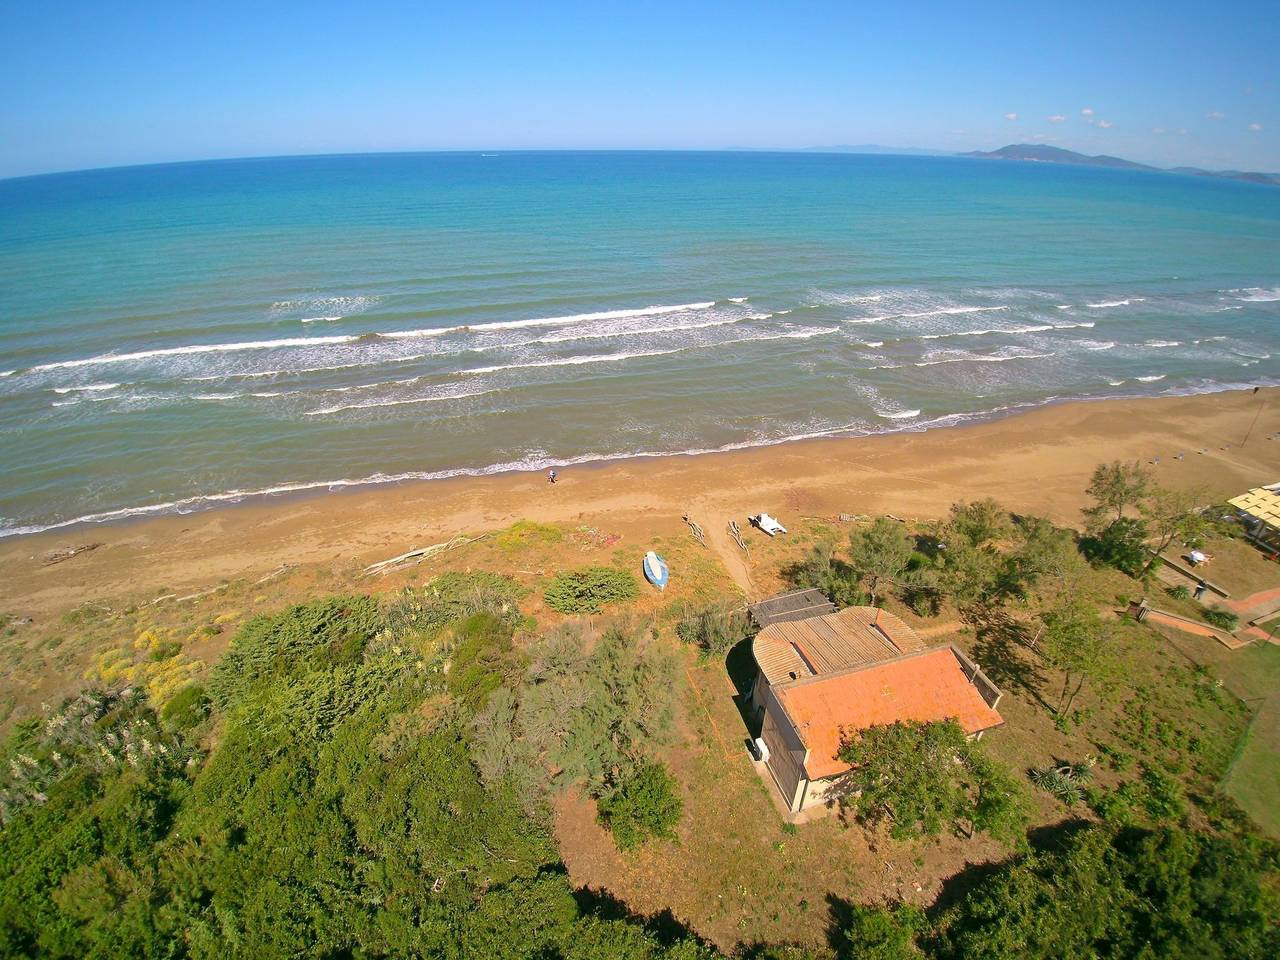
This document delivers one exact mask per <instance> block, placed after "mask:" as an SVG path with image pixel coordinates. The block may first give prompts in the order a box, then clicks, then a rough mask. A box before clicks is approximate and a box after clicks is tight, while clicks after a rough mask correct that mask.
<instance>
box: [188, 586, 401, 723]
mask: <svg viewBox="0 0 1280 960" xmlns="http://www.w3.org/2000/svg"><path fill="white" fill-rule="evenodd" d="M385 626H386V620H385V618H384V617H383V615H382V612H381V610H379V608H378V603H377V601H376V600H374V599H373V598H372V597H364V596H346V597H330V598H328V599H326V600H317V601H313V602H312V603H304V604H299V605H298V606H295V607H290V608H289V609H288V610H285V611H284V612H282V613H280V614H277V615H276V616H263V617H255V618H254V619H252V620H250V621H249V622H248V623H246V624H245V625H244V626H243V627H241V628H240V630H239V632H237V633H236V635H235V637H234V638H233V639H232V641H231V649H229V650H228V651H227V652H226V653H225V654H223V656H222V659H221V660H219V661H218V664H217V666H216V667H215V668H214V671H213V676H212V677H210V679H209V685H208V692H209V697H210V699H211V700H213V702H214V703H215V704H217V705H218V706H219V707H225V706H227V705H228V704H230V703H231V702H233V701H234V700H237V699H239V698H241V697H242V696H244V695H245V694H247V693H248V692H249V691H250V690H252V689H253V688H254V687H256V686H257V685H259V684H262V683H264V682H266V681H269V680H275V679H281V678H284V677H289V676H296V675H299V674H301V673H304V672H306V671H307V670H309V669H312V668H314V667H315V666H316V665H318V664H321V663H329V664H338V663H344V662H353V661H355V660H357V659H359V657H360V654H361V652H362V651H363V650H364V647H365V644H367V643H368V642H369V641H370V640H372V639H373V637H374V636H375V635H376V634H377V633H378V632H379V631H380V630H382V629H383V628H384V627H385Z"/></svg>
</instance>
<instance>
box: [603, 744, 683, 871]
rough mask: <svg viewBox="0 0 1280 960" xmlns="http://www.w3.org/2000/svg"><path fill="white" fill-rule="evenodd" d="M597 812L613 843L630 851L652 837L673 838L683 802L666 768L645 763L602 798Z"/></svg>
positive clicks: (658, 764) (659, 764)
mask: <svg viewBox="0 0 1280 960" xmlns="http://www.w3.org/2000/svg"><path fill="white" fill-rule="evenodd" d="M598 809H599V812H600V820H601V821H602V822H603V823H604V825H605V826H607V827H608V828H609V829H610V830H611V831H612V832H613V839H614V842H616V843H617V844H618V847H619V848H620V849H623V850H629V849H630V848H632V847H635V846H637V845H639V844H641V843H643V842H644V841H645V840H648V839H649V838H651V837H664V838H666V839H674V837H675V825H676V824H677V823H679V822H680V816H681V814H682V813H683V812H684V802H683V801H682V800H681V799H680V796H679V794H677V793H676V783H675V780H673V779H672V777H671V774H669V773H668V772H667V768H666V767H665V766H663V765H662V764H661V763H647V762H646V763H642V764H640V765H639V766H638V767H637V768H636V770H635V772H634V773H632V774H631V776H629V777H627V778H626V779H625V780H623V781H622V782H621V783H619V784H618V785H617V786H616V787H614V789H613V790H612V791H611V792H610V793H608V794H606V795H605V796H604V797H602V798H601V799H600V803H599V807H598Z"/></svg>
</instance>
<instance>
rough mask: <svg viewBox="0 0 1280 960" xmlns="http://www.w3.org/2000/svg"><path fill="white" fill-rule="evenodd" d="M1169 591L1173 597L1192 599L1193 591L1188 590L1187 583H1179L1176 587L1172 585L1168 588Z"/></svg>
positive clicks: (1176, 598)
mask: <svg viewBox="0 0 1280 960" xmlns="http://www.w3.org/2000/svg"><path fill="white" fill-rule="evenodd" d="M1168 593H1169V596H1171V597H1173V599H1175V600H1190V599H1191V591H1190V590H1188V589H1187V587H1186V585H1185V584H1182V583H1180V584H1178V585H1177V586H1176V587H1170V588H1169V590H1168Z"/></svg>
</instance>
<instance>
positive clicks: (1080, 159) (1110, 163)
mask: <svg viewBox="0 0 1280 960" xmlns="http://www.w3.org/2000/svg"><path fill="white" fill-rule="evenodd" d="M960 156H962V157H977V158H978V159H981V160H1024V161H1034V162H1037V163H1072V164H1077V165H1079V166H1086V167H1112V168H1117V169H1122V170H1160V171H1162V172H1164V173H1182V174H1189V175H1192V176H1197V177H1221V178H1223V179H1226V180H1245V181H1248V182H1249V183H1266V184H1274V185H1280V173H1257V172H1252V171H1242V170H1202V169H1200V168H1199V167H1173V168H1170V169H1167V170H1166V169H1164V168H1162V167H1152V166H1148V165H1147V164H1145V163H1136V162H1134V161H1133V160H1125V159H1123V158H1121V157H1111V156H1108V155H1106V154H1098V155H1097V156H1092V157H1091V156H1089V155H1088V154H1084V153H1076V152H1075V151H1074V150H1064V149H1062V148H1061V147H1050V146H1046V145H1044V144H1037V143H1011V144H1009V145H1008V146H1007V147H1001V148H1000V149H999V150H991V151H983V150H974V151H971V152H969V153H962V154H960Z"/></svg>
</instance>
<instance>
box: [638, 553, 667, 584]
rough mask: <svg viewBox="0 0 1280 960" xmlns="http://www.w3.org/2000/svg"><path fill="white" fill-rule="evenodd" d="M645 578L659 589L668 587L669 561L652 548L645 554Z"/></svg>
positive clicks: (643, 565)
mask: <svg viewBox="0 0 1280 960" xmlns="http://www.w3.org/2000/svg"><path fill="white" fill-rule="evenodd" d="M642 567H643V568H644V578H645V579H646V580H648V581H649V582H650V583H651V584H653V585H654V586H655V587H657V588H658V589H659V590H665V589H666V588H667V576H668V570H667V562H666V561H665V560H663V559H662V558H661V557H660V556H658V555H657V554H656V553H654V552H653V551H652V550H650V551H649V552H648V553H646V554H645V555H644V563H643V564H642Z"/></svg>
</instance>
